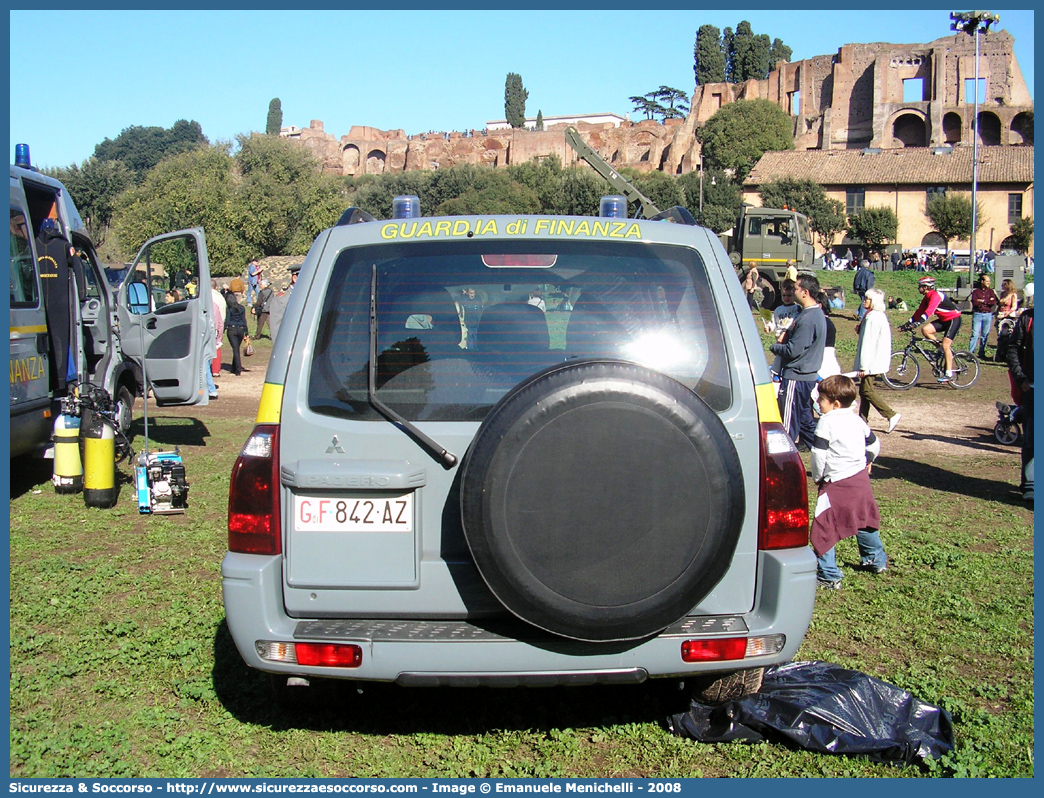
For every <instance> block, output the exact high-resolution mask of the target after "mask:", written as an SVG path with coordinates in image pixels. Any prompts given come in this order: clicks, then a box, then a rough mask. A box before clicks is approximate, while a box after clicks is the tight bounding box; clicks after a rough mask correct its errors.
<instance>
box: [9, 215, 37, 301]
mask: <svg viewBox="0 0 1044 798" xmlns="http://www.w3.org/2000/svg"><path fill="white" fill-rule="evenodd" d="M36 299H37V297H36V264H34V263H33V251H32V249H31V248H30V246H29V225H28V224H27V223H26V220H25V214H23V213H22V212H21V211H20V210H17V209H16V208H12V209H11V304H12V305H35V304H36Z"/></svg>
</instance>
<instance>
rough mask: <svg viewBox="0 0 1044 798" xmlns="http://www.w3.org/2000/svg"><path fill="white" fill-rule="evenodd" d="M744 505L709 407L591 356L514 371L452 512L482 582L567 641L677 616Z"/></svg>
mask: <svg viewBox="0 0 1044 798" xmlns="http://www.w3.org/2000/svg"><path fill="white" fill-rule="evenodd" d="M743 516H744V491H743V482H742V472H741V470H740V463H739V458H738V456H737V454H736V450H735V448H734V447H733V445H732V440H731V439H730V438H729V435H728V433H727V432H726V430H725V427H724V425H723V424H722V423H721V420H720V419H719V418H718V416H717V415H716V414H715V412H714V411H713V410H711V408H710V407H708V406H707V404H706V403H704V402H703V400H701V399H700V398H699V397H698V396H696V394H694V393H693V392H692V391H691V390H689V389H688V388H686V387H685V386H684V385H682V384H681V383H679V382H676V381H675V380H673V379H671V378H670V377H667V376H665V375H664V374H660V373H658V372H655V371H651V370H649V369H646V368H643V367H641V366H638V365H636V364H633V363H629V362H623V361H614V360H587V361H580V362H577V363H573V364H568V365H562V366H555V367H552V368H550V369H547V370H545V371H543V372H541V373H540V374H537V375H535V376H534V377H531V378H529V379H528V380H526V381H524V382H522V383H520V384H519V385H517V386H516V387H515V388H513V389H512V390H511V391H510V392H509V393H508V394H507V395H506V396H505V397H504V398H503V399H502V400H501V401H500V402H499V403H498V404H497V405H496V406H495V407H494V408H493V409H492V410H491V411H490V413H489V415H488V416H487V417H486V420H485V422H484V423H483V425H482V427H481V429H480V430H479V432H478V435H477V436H476V437H475V440H474V442H473V444H472V446H471V449H470V450H469V452H468V455H467V458H466V460H465V462H464V465H463V477H462V480H461V517H462V520H463V525H464V534H465V536H466V538H467V542H468V546H469V547H470V549H471V554H472V556H473V558H474V560H475V564H476V565H477V566H478V569H479V571H480V572H481V574H482V577H483V579H485V581H486V584H487V585H488V586H489V588H490V590H492V591H493V594H494V595H495V596H496V597H497V598H498V599H499V600H500V602H501V603H502V604H503V605H504V606H505V607H507V609H508V610H510V611H511V612H512V613H514V614H515V615H517V616H518V617H519V618H521V619H523V620H524V621H527V622H529V623H531V624H533V625H534V626H538V627H540V628H541V629H545V630H547V631H549V632H553V633H555V634H558V635H562V636H565V637H569V638H574V639H577V640H587V641H614V640H635V639H639V638H643V637H647V636H649V635H652V634H655V633H657V632H659V631H661V630H662V629H664V628H665V627H667V626H669V625H670V624H672V623H674V622H675V621H677V620H679V619H680V618H682V617H684V616H685V615H686V614H687V613H688V612H689V611H690V610H692V608H693V607H694V606H696V604H697V603H698V602H699V601H700V600H701V599H703V598H704V597H705V596H706V595H707V594H708V593H709V592H710V591H711V589H712V588H713V587H714V585H715V584H717V582H718V581H719V580H720V579H721V578H722V576H723V575H724V574H725V572H726V571H727V570H728V568H729V564H730V562H731V560H732V555H733V552H734V551H735V549H736V543H737V541H738V539H739V533H740V526H741V525H742V523H743Z"/></svg>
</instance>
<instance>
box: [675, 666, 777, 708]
mask: <svg viewBox="0 0 1044 798" xmlns="http://www.w3.org/2000/svg"><path fill="white" fill-rule="evenodd" d="M764 677H765V669H764V668H751V669H749V670H743V671H735V672H734V673H726V674H724V675H722V674H712V675H709V676H697V677H695V678H693V679H691V680H690V679H686V680H685V684H686V687H687V689H688V690H689V694H690V695H691V696H692V697H693V698H695V699H696V700H697V701H699V702H700V703H702V704H723V703H725V702H726V701H734V700H736V699H737V698H743V696H745V695H753V694H754V693H756V692H758V690H760V689H761V680H762V679H763V678H764ZM690 682H691V684H690Z"/></svg>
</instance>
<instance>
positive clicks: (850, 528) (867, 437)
mask: <svg viewBox="0 0 1044 798" xmlns="http://www.w3.org/2000/svg"><path fill="white" fill-rule="evenodd" d="M856 395H857V389H856V385H855V383H854V382H853V381H852V380H851V378H849V377H846V376H844V375H843V374H835V375H834V376H832V377H827V378H826V379H825V380H823V381H822V382H821V383H819V412H820V413H821V414H822V415H821V416H820V418H819V424H818V425H817V426H816V437H815V439H814V440H813V442H812V461H811V465H812V479H813V480H814V481H815V482H816V483H817V484H818V485H819V496H818V498H817V500H816V509H815V517H814V518H813V520H812V534H811V542H812V548H813V549H814V550H815V552H816V556H817V557H818V562H817V567H816V576H817V577H818V582H819V586H820V587H825V588H831V589H835V590H836V589H837V588H840V587H841V576H842V574H841V569H840V568H838V567H837V557H836V555H835V553H834V547H835V546H836V545H837V542H838V541H839V540H844V539H845V538H849V537H852V536H853V535H855V536H856V542H857V544H858V545H859V555H860V559H861V561H862V566H863V567H864V568H867V569H869V570H871V571H873V572H874V573H878V574H879V573H881V572H883V571H884V570H885V569H886V568H887V567H888V556H887V555H886V554H885V550H884V546H883V545H882V543H881V534H880V532H878V529H879V527H880V524H881V513H880V511H879V510H878V507H877V502H876V500H875V499H874V491H873V488H872V487H871V486H870V464H871V463H872V462H873V461H874V459H875V458H876V457H877V455H878V454H879V453H880V451H881V442H880V441H878V440H877V437H876V436H875V435H874V433H873V432H872V431H871V430H870V427H868V426H867V424H866V422H865V421H863V420H862V419H861V418H859V416H857V415H856V414H855V413H853V412H852V411H851V407H852V403H853V402H854V401H855V398H856Z"/></svg>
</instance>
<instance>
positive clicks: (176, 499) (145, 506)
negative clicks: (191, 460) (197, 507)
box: [134, 449, 189, 514]
mask: <svg viewBox="0 0 1044 798" xmlns="http://www.w3.org/2000/svg"><path fill="white" fill-rule="evenodd" d="M134 485H135V487H136V488H137V491H138V512H139V513H143V514H144V513H155V514H173V513H183V512H185V508H186V507H188V491H189V483H188V480H186V479H185V464H184V463H183V462H182V461H181V454H180V453H179V450H177V449H175V450H174V451H173V452H142V453H141V455H139V457H138V464H137V465H136V466H135V467H134Z"/></svg>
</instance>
